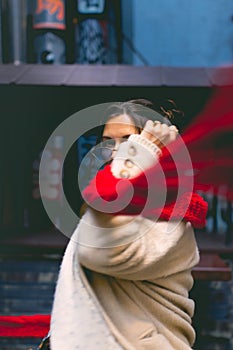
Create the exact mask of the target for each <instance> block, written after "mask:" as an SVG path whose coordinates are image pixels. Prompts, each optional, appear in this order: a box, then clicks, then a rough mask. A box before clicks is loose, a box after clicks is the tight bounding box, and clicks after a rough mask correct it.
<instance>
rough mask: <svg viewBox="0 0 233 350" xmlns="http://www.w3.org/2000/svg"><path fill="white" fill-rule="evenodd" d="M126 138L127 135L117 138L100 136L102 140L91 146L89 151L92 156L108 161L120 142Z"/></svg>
mask: <svg viewBox="0 0 233 350" xmlns="http://www.w3.org/2000/svg"><path fill="white" fill-rule="evenodd" d="M127 140H128V137H124V138H118V139H110V138H109V139H106V138H104V137H103V138H102V141H101V142H100V143H99V144H98V145H96V146H95V147H93V148H92V150H91V153H92V154H93V156H94V157H96V158H97V159H99V160H103V161H110V160H111V159H112V154H113V152H114V151H117V150H118V147H119V145H120V144H121V143H123V142H125V141H127Z"/></svg>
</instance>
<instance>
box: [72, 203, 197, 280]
mask: <svg viewBox="0 0 233 350" xmlns="http://www.w3.org/2000/svg"><path fill="white" fill-rule="evenodd" d="M74 237H75V238H74V239H76V240H77V243H78V244H77V246H78V257H79V262H80V263H81V265H83V266H85V267H87V268H89V269H90V270H93V271H96V272H99V273H103V274H107V275H110V276H114V277H118V278H123V279H129V280H145V279H147V280H150V279H155V278H163V277H164V276H167V275H171V274H174V273H178V272H180V271H183V270H187V269H191V268H192V267H193V266H194V265H196V264H197V262H198V258H199V256H198V251H197V247H196V241H195V238H194V234H193V229H192V227H191V225H190V224H185V223H184V222H166V221H160V222H153V221H152V220H149V219H146V218H143V217H141V216H138V217H136V218H135V217H134V218H133V217H128V216H127V217H126V216H114V217H112V218H111V219H110V220H108V221H106V220H104V219H103V217H102V216H101V217H99V213H95V212H93V211H91V210H88V211H87V213H86V214H85V215H84V217H83V219H82V220H81V222H80V224H79V226H78V228H77V230H76V232H75V235H74Z"/></svg>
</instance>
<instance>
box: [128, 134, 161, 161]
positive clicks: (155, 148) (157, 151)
mask: <svg viewBox="0 0 233 350" xmlns="http://www.w3.org/2000/svg"><path fill="white" fill-rule="evenodd" d="M128 140H129V141H133V142H137V143H139V144H140V145H142V146H144V147H145V148H146V149H147V150H148V151H150V152H151V153H152V154H153V155H157V156H158V157H159V156H160V155H161V154H162V151H161V149H160V148H159V147H158V146H156V145H155V144H154V143H153V142H151V141H149V140H148V139H146V138H145V137H143V136H141V135H138V134H133V135H130V137H129V138H128Z"/></svg>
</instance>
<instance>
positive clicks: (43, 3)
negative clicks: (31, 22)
mask: <svg viewBox="0 0 233 350" xmlns="http://www.w3.org/2000/svg"><path fill="white" fill-rule="evenodd" d="M44 10H46V11H48V12H49V14H50V15H54V14H55V13H57V14H56V17H57V19H58V20H59V21H62V20H64V17H65V7H64V2H63V1H62V0H37V8H36V14H39V13H41V12H42V11H44Z"/></svg>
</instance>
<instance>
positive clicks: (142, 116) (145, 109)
mask: <svg viewBox="0 0 233 350" xmlns="http://www.w3.org/2000/svg"><path fill="white" fill-rule="evenodd" d="M167 104H168V105H169V104H170V109H169V108H168V107H167V105H166V106H165V104H163V106H162V105H161V104H160V103H157V104H154V103H153V102H151V101H149V100H147V99H143V98H140V99H132V100H129V101H126V102H116V103H113V104H111V105H110V106H109V107H108V108H107V110H106V113H105V115H104V117H103V119H102V120H101V128H100V130H99V135H98V136H97V144H98V143H99V142H100V139H101V137H102V134H103V130H104V126H105V124H106V123H107V122H108V121H109V120H110V119H111V118H114V117H117V116H119V115H122V114H126V115H128V116H129V117H130V119H131V121H132V123H133V124H134V125H135V127H136V129H137V131H138V133H140V132H141V131H142V129H143V128H144V126H145V124H146V122H147V120H153V121H155V120H158V121H160V122H161V123H164V124H167V125H171V122H170V120H171V119H172V118H174V116H175V113H181V111H179V110H178V109H177V107H176V105H175V103H174V102H173V101H172V100H167Z"/></svg>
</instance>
